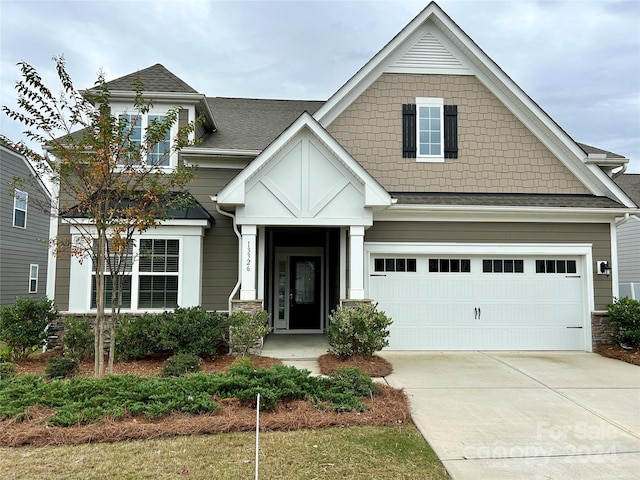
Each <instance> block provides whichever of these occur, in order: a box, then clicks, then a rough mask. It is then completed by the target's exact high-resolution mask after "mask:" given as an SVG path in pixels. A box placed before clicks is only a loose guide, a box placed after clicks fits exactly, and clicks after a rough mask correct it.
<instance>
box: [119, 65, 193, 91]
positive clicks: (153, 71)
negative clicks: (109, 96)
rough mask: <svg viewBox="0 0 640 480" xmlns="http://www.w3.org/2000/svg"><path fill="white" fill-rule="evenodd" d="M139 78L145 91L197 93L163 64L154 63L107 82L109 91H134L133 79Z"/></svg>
mask: <svg viewBox="0 0 640 480" xmlns="http://www.w3.org/2000/svg"><path fill="white" fill-rule="evenodd" d="M136 79H139V80H140V81H141V82H142V84H143V85H144V90H145V92H165V93H198V92H197V91H196V90H195V89H194V88H192V87H191V86H189V85H188V84H187V83H185V82H184V81H183V80H182V79H180V78H178V77H176V76H175V75H174V74H173V73H171V72H170V71H169V70H167V69H166V68H165V67H164V65H161V64H159V63H156V64H155V65H152V66H151V67H147V68H145V69H143V70H138V71H137V72H134V73H130V74H129V75H125V76H124V77H120V78H116V79H115V80H111V81H110V82H107V83H106V85H107V87H109V90H110V91H125V92H131V91H135V86H134V84H133V81H134V80H136Z"/></svg>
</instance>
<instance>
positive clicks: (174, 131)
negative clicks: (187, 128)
mask: <svg viewBox="0 0 640 480" xmlns="http://www.w3.org/2000/svg"><path fill="white" fill-rule="evenodd" d="M167 110H168V108H151V109H150V110H149V111H148V112H147V113H139V112H135V111H131V110H130V109H127V108H122V109H116V108H114V110H112V112H111V113H112V115H113V116H115V118H116V119H119V118H120V115H129V116H134V115H137V116H140V117H141V118H142V120H141V125H140V126H141V129H142V133H141V135H142V138H143V139H144V136H145V133H146V129H147V126H148V125H149V117H158V116H159V117H165V116H166V115H167ZM177 135H178V122H177V121H176V122H175V123H174V124H173V125H172V126H171V129H170V130H169V152H170V153H169V165H147V164H146V163H144V164H142V165H140V168H141V169H144V168H154V169H158V170H174V169H175V168H176V166H177V165H178V153H177V152H174V151H173V146H174V140H175V137H176V136H177ZM144 161H145V162H146V159H144Z"/></svg>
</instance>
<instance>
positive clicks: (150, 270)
mask: <svg viewBox="0 0 640 480" xmlns="http://www.w3.org/2000/svg"><path fill="white" fill-rule="evenodd" d="M178 260H179V242H178V240H164V239H142V240H140V291H139V294H138V307H139V308H174V307H177V306H178Z"/></svg>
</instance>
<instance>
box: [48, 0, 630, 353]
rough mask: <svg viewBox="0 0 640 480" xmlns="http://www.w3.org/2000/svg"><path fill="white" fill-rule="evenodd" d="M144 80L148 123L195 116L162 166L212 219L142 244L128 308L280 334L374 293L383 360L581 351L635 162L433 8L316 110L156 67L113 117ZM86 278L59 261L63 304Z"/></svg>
mask: <svg viewBox="0 0 640 480" xmlns="http://www.w3.org/2000/svg"><path fill="white" fill-rule="evenodd" d="M135 78H139V79H140V80H142V82H143V83H144V85H145V90H146V93H145V94H146V96H147V97H148V98H149V99H152V100H153V105H154V107H153V108H154V109H153V111H152V112H150V114H151V115H162V113H163V111H166V109H167V108H168V107H170V106H174V105H178V106H180V107H181V109H182V113H181V115H180V120H179V123H180V124H184V123H186V122H188V121H190V120H193V119H194V118H196V117H197V116H199V115H202V116H203V117H204V118H205V122H204V123H203V124H202V125H201V127H200V128H199V129H198V130H197V132H196V134H195V135H196V136H197V138H198V139H199V140H200V141H201V142H200V143H199V144H198V145H197V146H194V147H189V148H185V149H183V150H182V151H181V152H180V154H179V157H178V156H177V155H174V156H173V157H172V158H171V159H170V161H169V162H168V165H167V168H172V166H174V165H176V162H177V161H184V162H186V163H188V164H191V165H197V167H198V169H197V178H196V180H195V181H193V182H192V183H191V184H190V187H189V190H190V192H191V194H192V195H193V196H194V197H195V198H196V199H197V200H198V202H199V203H200V204H201V205H202V207H203V208H204V209H206V210H207V211H208V212H209V213H211V214H212V215H213V217H214V218H215V225H214V224H212V222H210V221H204V220H197V221H196V220H187V219H185V220H182V221H177V220H171V221H169V222H164V223H163V225H162V226H161V227H159V228H156V229H153V230H150V231H147V232H145V233H144V234H143V235H142V236H141V237H140V239H139V241H138V243H137V247H136V248H140V245H141V243H142V242H144V243H145V249H146V250H147V251H151V250H153V251H154V252H157V253H154V255H156V257H155V260H158V263H157V264H158V268H157V269H154V270H153V271H150V269H149V268H142V267H141V265H140V264H142V263H143V262H136V263H135V264H134V266H133V268H132V271H131V272H130V276H131V281H130V285H131V288H130V292H129V295H130V301H129V302H128V304H127V305H126V308H125V310H131V311H134V312H136V311H144V310H159V311H161V310H162V309H164V308H173V307H175V306H176V305H179V306H183V307H187V306H192V305H202V306H203V307H204V308H206V309H210V310H220V311H224V310H229V309H251V308H253V309H255V308H264V309H266V310H268V312H269V313H270V314H271V322H272V326H273V328H274V333H275V334H281V333H283V334H284V333H319V332H323V331H324V330H325V328H326V326H327V322H328V315H329V314H330V312H331V311H332V310H333V309H335V308H336V307H338V306H339V305H341V304H343V303H345V301H348V303H353V302H362V301H366V300H371V301H373V302H375V303H377V304H378V307H379V308H380V309H382V310H384V311H386V312H387V314H389V315H390V316H391V317H392V318H393V324H392V326H391V336H390V347H389V348H392V349H411V350H424V349H438V350H466V349H474V350H475V349H481V350H482V349H491V350H516V349H517V350H527V349H529V350H587V351H590V350H591V349H592V329H591V315H592V312H593V311H597V310H603V309H605V307H606V305H607V304H608V303H610V302H611V299H612V297H613V296H615V295H617V293H618V292H617V290H618V281H617V279H618V271H617V268H616V267H617V263H616V259H615V258H614V256H613V252H615V249H614V248H612V245H614V244H615V242H616V230H615V222H616V220H617V219H619V218H622V217H624V215H626V214H627V213H633V212H637V210H635V205H634V203H633V202H632V201H631V200H630V199H629V198H628V196H627V195H626V194H625V193H624V191H623V190H622V189H620V188H619V187H618V186H617V185H616V183H615V182H613V181H612V180H611V177H610V175H611V173H612V171H617V170H618V169H621V168H623V167H624V165H625V164H626V163H627V162H628V159H626V158H623V157H621V156H619V155H615V154H611V153H609V152H604V151H601V150H598V149H594V148H593V147H588V146H586V145H581V144H578V143H576V142H575V141H574V140H573V139H572V138H570V137H569V136H568V135H567V134H566V133H565V131H564V130H563V129H562V128H561V127H560V126H558V125H557V124H556V123H555V122H554V121H553V120H552V119H551V118H550V117H549V116H548V115H547V114H546V113H545V112H544V111H542V110H541V109H540V107H539V106H538V105H537V104H536V103H535V102H534V101H533V100H532V99H531V98H529V97H528V96H527V95H526V94H525V93H524V92H523V91H522V90H521V89H520V87H518V85H516V84H515V83H514V82H513V81H512V80H511V79H510V78H509V76H508V75H507V74H506V73H505V72H503V71H502V70H501V69H500V67H498V65H496V64H495V63H494V62H493V61H492V60H491V59H490V58H489V57H488V56H487V55H486V54H485V53H484V52H483V51H482V50H481V49H480V48H479V47H478V46H477V45H476V44H475V43H474V42H473V41H472V40H471V39H470V38H469V37H468V36H467V35H466V34H465V32H463V31H462V30H461V29H460V28H459V27H458V26H457V25H456V24H455V23H454V22H453V21H452V20H451V19H450V18H449V17H448V16H447V15H446V14H445V13H444V12H443V11H442V10H441V9H440V8H439V7H438V5H436V4H435V3H431V4H429V5H428V6H427V8H426V9H425V10H423V11H422V12H421V13H420V14H419V15H418V16H417V17H416V18H415V19H413V20H412V21H411V22H410V23H409V24H408V25H407V26H406V27H405V28H404V29H403V30H402V31H401V32H400V33H399V34H398V35H396V36H395V37H394V38H393V39H392V40H391V41H390V42H389V43H388V44H387V45H386V46H384V47H383V48H382V50H380V52H378V53H377V54H376V55H375V56H374V57H373V58H372V59H371V60H370V61H369V62H368V63H366V64H365V65H364V66H363V67H362V68H361V69H359V70H358V71H357V73H355V75H354V76H353V77H351V79H350V80H348V81H347V82H346V83H345V84H344V85H343V86H342V87H340V89H339V90H338V91H337V92H335V94H333V95H332V96H331V97H330V98H329V99H328V100H327V101H322V102H314V101H298V100H290V101H288V100H259V99H243V98H218V97H207V96H206V95H205V94H203V93H199V92H196V91H195V90H194V89H193V88H191V87H190V86H189V85H188V84H186V83H185V82H184V81H183V80H181V79H179V78H177V77H176V76H175V75H173V74H172V73H171V72H169V71H168V70H167V69H165V68H164V67H163V66H162V65H154V66H152V67H149V68H147V69H144V70H141V71H139V72H136V73H133V74H131V75H127V76H125V77H122V78H119V79H117V80H113V81H111V82H109V84H108V85H109V88H110V92H111V96H112V111H113V113H114V114H116V115H118V114H124V113H126V112H127V111H131V106H132V100H133V95H134V92H133V90H134V88H133V87H132V80H133V79H135ZM144 121H145V119H143V122H142V124H143V126H144ZM60 233H62V234H66V235H68V234H73V233H74V232H73V231H72V230H71V229H70V227H69V226H68V225H65V224H60ZM134 253H135V252H134ZM143 257H144V255H143ZM144 258H145V262H144V263H145V265H148V261H147V260H149V259H147V258H146V257H144ZM602 263H607V264H609V265H610V266H612V267H613V269H612V272H611V273H610V275H605V274H604V273H601V271H600V265H601V264H602ZM168 265H173V266H174V267H173V268H168ZM91 277H92V266H91V262H83V263H80V262H79V261H77V260H73V259H72V260H65V259H61V260H59V261H58V264H57V275H56V282H57V283H56V297H55V298H56V304H57V306H58V307H59V308H60V309H61V310H68V311H72V312H91V311H92V293H91V288H90V285H91Z"/></svg>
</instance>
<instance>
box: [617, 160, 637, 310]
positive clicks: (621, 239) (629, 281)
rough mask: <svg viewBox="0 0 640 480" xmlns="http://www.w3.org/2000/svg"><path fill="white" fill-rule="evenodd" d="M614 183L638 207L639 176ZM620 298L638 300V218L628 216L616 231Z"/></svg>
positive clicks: (626, 177)
mask: <svg viewBox="0 0 640 480" xmlns="http://www.w3.org/2000/svg"><path fill="white" fill-rule="evenodd" d="M615 182H616V183H617V184H618V186H620V188H622V189H623V190H624V191H625V192H626V193H627V195H629V197H631V199H632V200H633V201H634V202H636V204H637V205H640V174H638V173H626V174H624V175H620V176H618V177H616V179H615ZM617 238H618V264H619V265H620V267H619V268H620V273H619V275H618V280H619V282H620V297H629V298H634V299H637V300H640V216H639V215H630V216H629V218H628V220H627V221H625V222H624V223H620V225H619V226H618V229H617Z"/></svg>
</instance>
